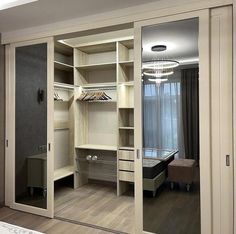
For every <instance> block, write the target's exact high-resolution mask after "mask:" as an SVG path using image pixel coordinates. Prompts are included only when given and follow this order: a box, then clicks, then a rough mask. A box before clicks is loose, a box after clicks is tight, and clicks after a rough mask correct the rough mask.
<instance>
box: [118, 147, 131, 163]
mask: <svg viewBox="0 0 236 234" xmlns="http://www.w3.org/2000/svg"><path fill="white" fill-rule="evenodd" d="M119 159H122V160H130V161H133V160H134V151H131V150H119Z"/></svg>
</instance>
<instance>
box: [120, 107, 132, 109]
mask: <svg viewBox="0 0 236 234" xmlns="http://www.w3.org/2000/svg"><path fill="white" fill-rule="evenodd" d="M118 108H119V109H134V107H133V106H119V107H118Z"/></svg>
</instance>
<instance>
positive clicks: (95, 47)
mask: <svg viewBox="0 0 236 234" xmlns="http://www.w3.org/2000/svg"><path fill="white" fill-rule="evenodd" d="M76 48H77V49H79V50H80V51H82V52H84V53H87V54H94V53H103V52H109V51H115V50H116V42H107V41H101V42H100V43H99V42H98V43H96V44H94V43H87V44H86V45H77V46H76Z"/></svg>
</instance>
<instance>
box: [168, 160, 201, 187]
mask: <svg viewBox="0 0 236 234" xmlns="http://www.w3.org/2000/svg"><path fill="white" fill-rule="evenodd" d="M195 167H196V160H193V159H175V160H173V161H172V162H170V163H169V164H168V180H169V181H170V182H171V188H172V189H173V186H174V182H177V183H184V184H186V186H187V191H189V190H190V185H191V184H192V183H193V179H194V170H195Z"/></svg>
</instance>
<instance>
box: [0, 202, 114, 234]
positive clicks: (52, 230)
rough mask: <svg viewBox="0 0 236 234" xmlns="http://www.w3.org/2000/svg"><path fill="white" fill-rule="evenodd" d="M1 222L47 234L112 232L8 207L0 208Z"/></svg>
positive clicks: (105, 233) (106, 233)
mask: <svg viewBox="0 0 236 234" xmlns="http://www.w3.org/2000/svg"><path fill="white" fill-rule="evenodd" d="M0 220H1V221H3V222H7V223H10V224H13V225H17V226H20V227H24V228H28V229H32V230H35V231H39V232H42V233H46V234H109V233H111V232H107V231H103V230H98V229H95V228H91V227H85V226H81V225H77V224H72V223H68V222H64V221H60V220H57V219H48V218H44V217H41V216H37V215H32V214H28V213H25V212H20V211H15V210H12V209H9V208H7V207H3V208H0Z"/></svg>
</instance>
